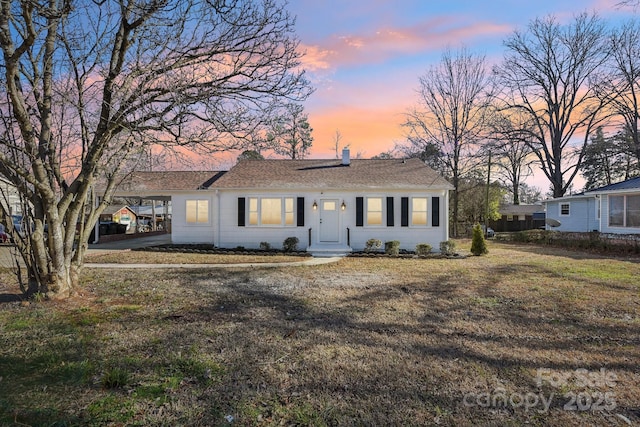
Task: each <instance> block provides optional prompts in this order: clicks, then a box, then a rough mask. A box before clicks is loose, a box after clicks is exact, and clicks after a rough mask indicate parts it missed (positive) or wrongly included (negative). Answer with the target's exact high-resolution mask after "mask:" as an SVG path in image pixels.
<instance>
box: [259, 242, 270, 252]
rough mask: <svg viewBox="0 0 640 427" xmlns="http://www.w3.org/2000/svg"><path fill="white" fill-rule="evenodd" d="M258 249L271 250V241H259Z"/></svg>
mask: <svg viewBox="0 0 640 427" xmlns="http://www.w3.org/2000/svg"><path fill="white" fill-rule="evenodd" d="M260 249H262V250H263V251H270V250H271V243H269V242H260Z"/></svg>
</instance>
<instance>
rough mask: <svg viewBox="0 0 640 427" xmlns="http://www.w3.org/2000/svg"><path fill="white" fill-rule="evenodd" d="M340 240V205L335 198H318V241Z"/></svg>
mask: <svg viewBox="0 0 640 427" xmlns="http://www.w3.org/2000/svg"><path fill="white" fill-rule="evenodd" d="M339 240H340V207H339V204H338V200H337V199H323V200H320V242H323V243H328V242H334V243H336V242H338V241H339Z"/></svg>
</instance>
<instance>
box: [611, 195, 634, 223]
mask: <svg viewBox="0 0 640 427" xmlns="http://www.w3.org/2000/svg"><path fill="white" fill-rule="evenodd" d="M609 226H611V227H628V228H640V194H632V195H627V196H609Z"/></svg>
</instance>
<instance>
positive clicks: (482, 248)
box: [471, 224, 489, 256]
mask: <svg viewBox="0 0 640 427" xmlns="http://www.w3.org/2000/svg"><path fill="white" fill-rule="evenodd" d="M471 253H472V254H474V255H475V256H480V255H485V254H488V253H489V250H488V249H487V242H486V241H485V240H484V232H483V231H482V227H481V226H480V224H476V225H474V226H473V238H472V240H471Z"/></svg>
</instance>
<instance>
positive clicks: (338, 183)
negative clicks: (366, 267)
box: [118, 150, 453, 255]
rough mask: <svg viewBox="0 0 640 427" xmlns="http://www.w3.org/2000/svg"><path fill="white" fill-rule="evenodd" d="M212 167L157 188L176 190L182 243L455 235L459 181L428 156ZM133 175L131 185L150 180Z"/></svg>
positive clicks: (276, 243) (331, 249)
mask: <svg viewBox="0 0 640 427" xmlns="http://www.w3.org/2000/svg"><path fill="white" fill-rule="evenodd" d="M149 173H151V172H149ZM209 174H210V175H209V176H210V177H211V179H210V180H208V181H207V183H206V185H202V184H201V185H198V183H199V182H203V178H204V176H200V177H199V178H198V179H197V180H193V181H192V183H191V185H189V186H184V185H182V186H180V187H181V188H176V187H178V185H172V183H171V181H169V180H167V181H166V182H165V183H164V186H163V187H164V189H160V188H154V189H151V190H153V191H152V192H154V193H155V194H156V196H160V195H165V196H170V200H171V205H172V230H171V239H172V241H173V242H174V243H211V244H214V245H215V246H217V247H223V248H234V247H238V246H242V247H245V248H258V247H259V246H260V243H261V242H267V243H269V244H270V245H271V246H272V247H274V248H280V247H281V246H282V243H283V241H284V240H285V239H286V238H288V237H297V238H298V240H299V248H300V249H303V250H307V251H310V252H312V253H314V255H323V254H326V255H330V254H338V253H347V252H349V251H351V250H362V249H363V248H364V247H365V244H366V242H367V240H369V239H379V240H381V241H382V242H385V241H389V240H398V241H399V242H400V247H401V248H402V249H407V250H414V249H415V246H416V245H417V244H418V243H428V244H430V245H431V246H432V247H433V248H434V250H438V248H439V244H440V242H442V241H446V240H448V239H449V234H448V215H447V213H448V205H449V190H451V189H453V187H452V186H451V184H449V183H448V182H447V181H446V180H445V179H444V178H442V177H441V176H440V175H439V174H438V173H437V172H435V171H434V170H433V169H431V168H429V167H428V166H426V165H425V164H424V162H422V161H421V160H419V159H407V160H401V159H385V160H364V159H354V160H351V159H350V158H349V152H348V150H345V152H344V153H343V159H342V160H242V161H240V162H239V163H238V164H236V165H235V166H234V167H232V168H231V169H230V170H229V171H228V172H226V173H221V172H209ZM214 174H215V175H214ZM127 182H128V183H129V185H130V188H129V189H128V190H127V192H128V193H132V192H134V191H141V190H142V188H141V187H140V186H139V185H136V184H135V180H133V179H129V180H128V181H127ZM180 182H185V181H184V179H182V178H180ZM136 188H137V190H136ZM118 195H122V192H121V191H120V190H119V191H118ZM129 195H132V194H129Z"/></svg>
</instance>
